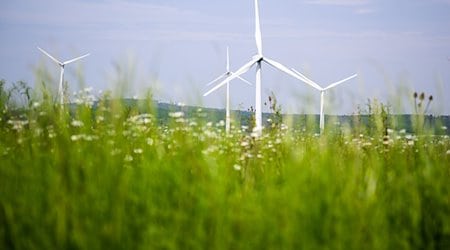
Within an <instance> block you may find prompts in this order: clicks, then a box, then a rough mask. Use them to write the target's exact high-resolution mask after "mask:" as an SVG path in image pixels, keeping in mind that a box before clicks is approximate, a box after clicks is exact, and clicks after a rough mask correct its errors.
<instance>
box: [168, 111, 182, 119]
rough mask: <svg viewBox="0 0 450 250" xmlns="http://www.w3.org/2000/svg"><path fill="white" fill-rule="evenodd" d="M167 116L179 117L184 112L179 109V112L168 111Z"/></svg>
mask: <svg viewBox="0 0 450 250" xmlns="http://www.w3.org/2000/svg"><path fill="white" fill-rule="evenodd" d="M169 116H170V117H172V118H180V117H183V116H184V113H183V112H181V111H179V112H170V113H169Z"/></svg>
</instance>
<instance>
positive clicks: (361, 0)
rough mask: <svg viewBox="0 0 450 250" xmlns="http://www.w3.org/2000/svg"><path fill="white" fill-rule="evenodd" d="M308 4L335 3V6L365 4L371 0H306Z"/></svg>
mask: <svg viewBox="0 0 450 250" xmlns="http://www.w3.org/2000/svg"><path fill="white" fill-rule="evenodd" d="M304 3H306V4H315V5H334V6H364V5H368V4H369V3H370V1H369V0H306V1H304Z"/></svg>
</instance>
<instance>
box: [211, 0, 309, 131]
mask: <svg viewBox="0 0 450 250" xmlns="http://www.w3.org/2000/svg"><path fill="white" fill-rule="evenodd" d="M255 40H256V48H257V50H258V51H257V54H256V55H255V56H253V58H252V60H250V61H249V62H248V63H246V64H245V65H244V66H242V67H241V68H240V69H238V70H237V71H236V72H235V73H232V74H231V76H229V77H227V78H226V79H225V80H224V81H222V82H220V83H219V84H218V85H216V86H215V87H214V88H212V89H211V90H210V91H208V92H206V93H205V94H204V96H207V95H209V94H210V93H211V92H213V91H215V90H216V89H218V88H220V87H222V86H223V85H225V84H226V83H227V82H229V81H231V80H233V79H235V78H237V77H239V76H240V75H242V74H244V73H246V72H247V71H249V70H250V69H251V68H252V67H253V65H256V88H255V122H256V127H255V132H256V133H257V134H258V135H261V133H262V109H261V108H262V103H261V66H262V62H263V61H264V62H266V63H267V64H269V65H270V66H272V67H274V68H276V69H278V70H280V71H283V72H285V73H286V74H288V75H290V76H292V77H295V78H297V79H299V80H300V81H303V82H305V83H307V84H309V85H311V82H310V81H309V80H308V79H307V78H306V77H305V76H303V75H298V74H296V73H294V72H293V71H292V70H290V69H289V68H287V67H286V66H284V65H282V64H281V63H279V62H276V61H274V60H272V59H269V58H267V57H264V56H263V49H262V35H261V24H260V20H259V7H258V0H255ZM312 86H314V85H312Z"/></svg>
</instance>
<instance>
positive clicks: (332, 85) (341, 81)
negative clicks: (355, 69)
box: [324, 74, 358, 90]
mask: <svg viewBox="0 0 450 250" xmlns="http://www.w3.org/2000/svg"><path fill="white" fill-rule="evenodd" d="M357 76H358V74H354V75H352V76H350V77H347V78H345V79H343V80H340V81H338V82H335V83H332V84H330V85H329V86H328V87H326V88H324V90H328V89H331V88H333V87H336V86H337V85H339V84H341V83H344V82H346V81H348V80H350V79H353V78H355V77H357Z"/></svg>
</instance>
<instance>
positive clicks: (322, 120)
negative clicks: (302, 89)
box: [292, 69, 358, 133]
mask: <svg viewBox="0 0 450 250" xmlns="http://www.w3.org/2000/svg"><path fill="white" fill-rule="evenodd" d="M292 70H293V71H294V72H295V73H297V74H299V75H301V73H300V72H298V71H297V70H295V69H292ZM357 76H358V74H354V75H352V76H350V77H347V78H345V79H343V80H340V81H338V82H335V83H332V84H330V85H328V86H327V87H325V88H322V87H320V86H319V85H318V84H317V83H315V82H313V81H312V80H309V81H311V84H310V85H311V86H313V87H314V88H315V89H317V90H319V91H320V122H319V127H320V133H322V132H323V130H324V128H325V115H324V112H323V106H324V98H325V92H326V91H327V90H329V89H331V88H334V87H336V86H338V85H339V84H342V83H344V82H346V81H348V80H350V79H353V78H355V77H357Z"/></svg>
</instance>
